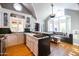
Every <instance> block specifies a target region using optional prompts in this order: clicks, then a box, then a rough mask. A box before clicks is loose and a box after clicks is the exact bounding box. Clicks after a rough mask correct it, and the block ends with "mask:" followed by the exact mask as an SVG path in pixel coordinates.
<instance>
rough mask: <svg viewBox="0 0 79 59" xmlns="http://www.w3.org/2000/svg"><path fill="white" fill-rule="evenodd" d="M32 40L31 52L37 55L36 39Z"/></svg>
mask: <svg viewBox="0 0 79 59" xmlns="http://www.w3.org/2000/svg"><path fill="white" fill-rule="evenodd" d="M33 41H34V42H33V53H34V54H35V55H38V40H35V39H34V40H33Z"/></svg>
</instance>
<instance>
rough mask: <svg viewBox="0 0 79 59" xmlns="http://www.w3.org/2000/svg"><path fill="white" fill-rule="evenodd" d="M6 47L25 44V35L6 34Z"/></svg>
mask: <svg viewBox="0 0 79 59" xmlns="http://www.w3.org/2000/svg"><path fill="white" fill-rule="evenodd" d="M5 36H6V39H5V41H6V47H9V46H14V45H18V44H23V43H24V35H23V34H22V33H13V34H6V35H5Z"/></svg>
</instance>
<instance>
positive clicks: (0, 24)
mask: <svg viewBox="0 0 79 59" xmlns="http://www.w3.org/2000/svg"><path fill="white" fill-rule="evenodd" d="M1 27H2V12H1V11H0V28H1Z"/></svg>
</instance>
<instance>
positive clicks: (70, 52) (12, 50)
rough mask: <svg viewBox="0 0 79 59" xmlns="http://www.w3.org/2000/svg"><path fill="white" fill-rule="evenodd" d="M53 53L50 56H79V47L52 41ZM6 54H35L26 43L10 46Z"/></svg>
mask: <svg viewBox="0 0 79 59" xmlns="http://www.w3.org/2000/svg"><path fill="white" fill-rule="evenodd" d="M50 47H51V54H50V55H49V56H79V47H78V46H73V45H71V44H68V43H63V42H61V43H60V44H54V43H52V42H51V43H50ZM6 56H33V54H32V52H31V51H30V50H29V49H28V48H27V46H25V45H24V44H20V45H16V46H12V47H8V48H7V49H6Z"/></svg>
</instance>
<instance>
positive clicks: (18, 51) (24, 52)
mask: <svg viewBox="0 0 79 59" xmlns="http://www.w3.org/2000/svg"><path fill="white" fill-rule="evenodd" d="M32 55H33V54H32V52H31V51H30V50H29V49H28V48H27V47H26V46H25V45H24V44H20V45H16V46H12V47H8V48H6V56H32Z"/></svg>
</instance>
